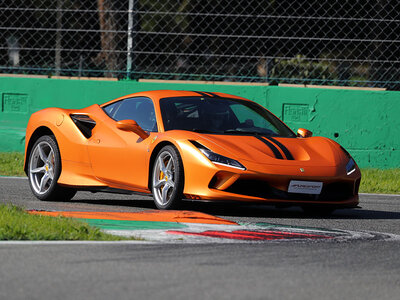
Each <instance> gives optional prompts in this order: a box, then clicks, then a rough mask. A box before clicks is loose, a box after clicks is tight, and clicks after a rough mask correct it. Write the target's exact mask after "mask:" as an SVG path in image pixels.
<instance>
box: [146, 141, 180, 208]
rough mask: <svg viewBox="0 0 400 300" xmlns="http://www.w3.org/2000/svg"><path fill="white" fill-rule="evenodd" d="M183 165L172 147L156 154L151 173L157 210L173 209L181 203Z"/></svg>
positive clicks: (166, 147) (167, 147)
mask: <svg viewBox="0 0 400 300" xmlns="http://www.w3.org/2000/svg"><path fill="white" fill-rule="evenodd" d="M183 178H184V174H183V164H182V159H181V156H180V154H179V152H178V150H176V148H175V147H173V146H165V147H164V148H162V149H161V151H160V152H159V153H158V155H157V158H156V160H155V163H154V167H153V173H152V187H151V188H152V192H153V197H154V203H155V204H156V206H157V208H159V209H174V208H177V207H178V206H179V205H180V204H181V202H182V194H183Z"/></svg>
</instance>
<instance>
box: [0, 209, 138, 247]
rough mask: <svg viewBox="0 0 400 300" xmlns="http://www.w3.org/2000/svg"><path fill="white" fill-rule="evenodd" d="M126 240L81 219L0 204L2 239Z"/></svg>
mask: <svg viewBox="0 0 400 300" xmlns="http://www.w3.org/2000/svg"><path fill="white" fill-rule="evenodd" d="M125 239H126V238H123V237H118V236H113V235H110V234H106V233H103V232H102V231H100V229H98V228H95V227H91V226H89V225H88V224H86V223H84V222H81V221H79V220H74V219H70V218H64V217H50V216H40V215H32V214H28V213H27V212H25V211H24V210H23V209H22V208H20V207H17V206H14V205H5V204H1V205H0V240H92V241H118V240H125ZM132 239H135V238H132Z"/></svg>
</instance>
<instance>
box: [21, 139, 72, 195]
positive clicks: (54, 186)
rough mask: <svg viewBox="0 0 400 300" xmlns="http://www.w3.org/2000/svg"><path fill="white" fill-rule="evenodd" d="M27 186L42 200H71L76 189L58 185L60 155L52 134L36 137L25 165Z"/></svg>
mask: <svg viewBox="0 0 400 300" xmlns="http://www.w3.org/2000/svg"><path fill="white" fill-rule="evenodd" d="M27 170H28V179H29V186H30V188H31V190H32V193H33V194H34V195H35V197H36V198H38V199H40V200H43V201H67V200H71V199H72V198H73V197H74V196H75V194H76V190H75V189H72V188H68V187H62V186H60V185H59V184H58V183H57V181H58V178H59V177H60V174H61V157H60V150H59V148H58V145H57V141H56V139H55V137H54V136H52V135H44V136H41V137H40V138H38V139H37V141H36V142H35V144H34V145H33V147H32V150H31V153H30V155H29V161H28V165H27Z"/></svg>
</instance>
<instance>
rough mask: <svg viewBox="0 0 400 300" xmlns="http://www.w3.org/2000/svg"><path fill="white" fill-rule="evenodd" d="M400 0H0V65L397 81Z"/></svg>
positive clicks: (391, 84) (331, 81) (149, 74)
mask: <svg viewBox="0 0 400 300" xmlns="http://www.w3.org/2000/svg"><path fill="white" fill-rule="evenodd" d="M399 15H400V1H392V0H364V1H361V0H343V1H341V0H329V1H326V0H319V1H315V0H311V1H310V0H309V1H305V0H296V1H293V0H291V1H288V0H265V1H262V0H221V1H204V0H178V1H176V0H175V1H173V0H29V1H28V0H13V1H11V0H0V72H1V73H19V74H44V75H49V76H54V75H62V76H91V77H118V78H135V79H136V78H152V79H180V80H220V81H246V82H268V83H270V84H277V83H300V84H322V85H349V86H371V87H386V88H389V89H396V90H399V89H400V60H399V57H400V55H399V54H400V52H399V46H400V38H399V35H400V16H399Z"/></svg>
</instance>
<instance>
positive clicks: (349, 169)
mask: <svg viewBox="0 0 400 300" xmlns="http://www.w3.org/2000/svg"><path fill="white" fill-rule="evenodd" d="M355 170H356V162H355V161H354V159H353V158H350V160H349V162H348V163H347V165H346V172H347V175H350V174H351V173H353V172H354V171H355Z"/></svg>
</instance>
